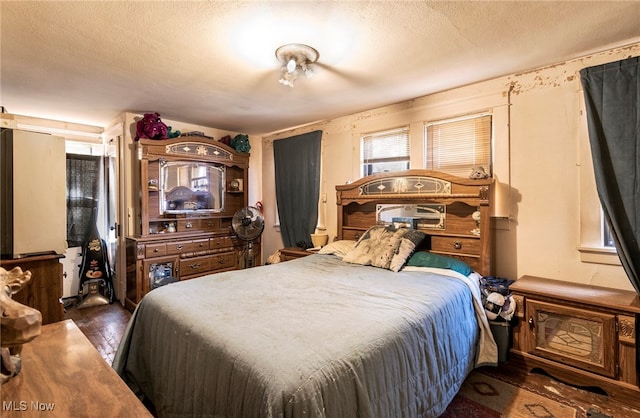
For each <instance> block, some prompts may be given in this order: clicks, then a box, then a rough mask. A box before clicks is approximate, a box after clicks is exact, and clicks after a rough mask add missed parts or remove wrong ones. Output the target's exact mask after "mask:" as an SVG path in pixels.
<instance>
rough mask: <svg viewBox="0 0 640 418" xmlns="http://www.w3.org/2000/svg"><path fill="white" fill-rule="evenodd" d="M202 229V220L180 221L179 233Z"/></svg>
mask: <svg viewBox="0 0 640 418" xmlns="http://www.w3.org/2000/svg"><path fill="white" fill-rule="evenodd" d="M199 229H200V219H180V220H178V232H194V231H198V230H199Z"/></svg>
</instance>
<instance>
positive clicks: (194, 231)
mask: <svg viewBox="0 0 640 418" xmlns="http://www.w3.org/2000/svg"><path fill="white" fill-rule="evenodd" d="M137 146H138V151H139V156H140V161H139V177H140V183H139V186H138V188H139V190H140V202H139V207H137V208H136V213H137V214H136V217H139V223H138V224H137V225H136V234H135V235H132V236H129V237H127V244H126V259H127V279H126V281H127V289H126V298H125V307H126V308H127V309H129V310H133V309H134V308H135V306H136V305H137V304H138V303H139V302H140V300H141V299H142V297H144V295H145V294H146V293H147V292H149V291H151V290H152V289H153V288H154V286H155V285H156V284H157V283H162V282H163V280H187V279H192V278H195V277H199V276H203V275H206V274H211V273H216V272H222V271H227V270H234V269H241V268H245V267H247V266H256V265H259V264H260V259H261V256H260V240H259V239H256V240H254V241H253V242H252V243H251V251H250V252H249V251H248V244H247V242H245V241H242V240H240V239H239V238H238V237H237V236H236V234H235V233H234V229H233V216H234V214H235V213H236V212H237V211H238V210H239V209H242V208H243V207H246V206H248V180H249V178H248V168H249V154H247V153H240V152H237V151H236V150H234V149H233V148H231V147H229V146H226V145H224V144H223V143H221V142H219V141H214V140H213V139H211V138H206V137H200V136H185V137H178V138H174V139H166V140H150V139H141V140H139V141H138V143H137ZM247 254H251V256H249V255H247ZM251 257H252V258H251Z"/></svg>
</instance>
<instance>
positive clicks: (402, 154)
mask: <svg viewBox="0 0 640 418" xmlns="http://www.w3.org/2000/svg"><path fill="white" fill-rule="evenodd" d="M362 166H363V173H362V174H363V175H365V176H366V175H369V174H374V173H377V172H381V171H391V170H397V169H407V168H409V128H408V127H403V128H398V129H392V130H388V131H382V132H375V133H370V134H367V135H364V136H363V137H362Z"/></svg>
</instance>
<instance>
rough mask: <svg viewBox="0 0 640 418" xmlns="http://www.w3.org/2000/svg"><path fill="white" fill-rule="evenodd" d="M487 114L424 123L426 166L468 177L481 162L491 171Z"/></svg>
mask: <svg viewBox="0 0 640 418" xmlns="http://www.w3.org/2000/svg"><path fill="white" fill-rule="evenodd" d="M491 124H492V120H491V115H490V114H486V113H483V114H476V115H468V116H465V117H460V118H455V119H447V120H441V121H437V122H429V123H425V147H424V149H425V167H426V168H427V169H429V170H437V171H442V172H445V173H448V174H452V175H456V176H459V177H468V176H469V174H470V173H471V171H472V169H473V167H475V166H482V167H483V168H484V170H485V172H486V173H487V174H489V175H493V167H492V163H491V131H492V126H491Z"/></svg>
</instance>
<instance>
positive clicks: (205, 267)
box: [180, 257, 211, 278]
mask: <svg viewBox="0 0 640 418" xmlns="http://www.w3.org/2000/svg"><path fill="white" fill-rule="evenodd" d="M209 270H211V257H193V258H186V259H184V260H180V278H183V277H188V276H192V275H194V274H200V275H202V274H204V273H206V272H208V271H209Z"/></svg>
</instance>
